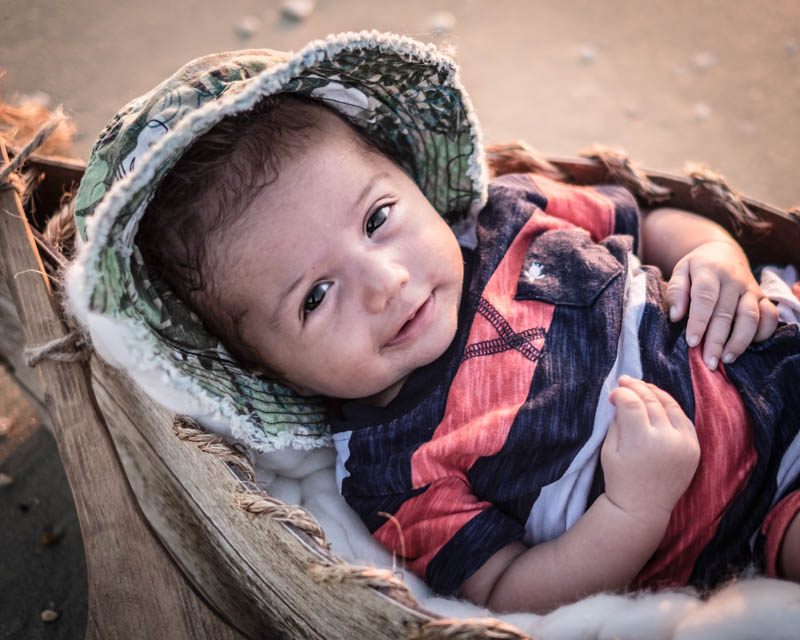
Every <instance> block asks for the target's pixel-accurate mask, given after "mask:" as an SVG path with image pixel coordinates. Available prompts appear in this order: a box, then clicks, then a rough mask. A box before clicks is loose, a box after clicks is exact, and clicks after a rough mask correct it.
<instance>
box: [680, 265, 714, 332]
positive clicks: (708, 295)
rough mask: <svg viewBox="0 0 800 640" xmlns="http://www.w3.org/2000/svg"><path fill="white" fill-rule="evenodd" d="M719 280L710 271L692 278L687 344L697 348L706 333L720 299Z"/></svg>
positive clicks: (702, 272)
mask: <svg viewBox="0 0 800 640" xmlns="http://www.w3.org/2000/svg"><path fill="white" fill-rule="evenodd" d="M719 289H720V284H719V278H717V277H716V276H715V275H714V274H712V273H711V272H710V271H701V272H699V273H698V274H696V275H695V276H694V277H693V278H692V289H691V300H692V302H691V305H690V307H689V320H688V321H687V323H686V342H688V343H689V346H690V347H694V346H697V344H699V342H700V338H702V337H703V334H704V333H705V331H706V327H707V326H708V322H709V320H711V316H712V314H713V313H714V307H716V306H717V300H718V299H719Z"/></svg>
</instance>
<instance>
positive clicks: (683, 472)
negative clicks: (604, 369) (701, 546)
mask: <svg viewBox="0 0 800 640" xmlns="http://www.w3.org/2000/svg"><path fill="white" fill-rule="evenodd" d="M619 384H620V386H619V387H617V388H616V389H614V390H613V391H612V392H611V394H610V396H609V400H610V401H611V404H613V405H614V406H615V407H616V408H617V415H616V417H615V418H614V421H613V422H612V423H611V426H610V427H609V429H608V435H607V436H606V440H605V442H604V443H603V449H602V451H601V452H600V462H601V464H602V465H603V474H604V475H605V484H606V489H605V491H606V496H607V497H608V499H609V500H610V501H611V502H613V503H614V504H616V505H617V506H618V507H619V508H621V509H622V510H623V511H625V512H627V513H628V514H630V515H632V516H634V517H644V518H651V517H659V518H665V520H664V522H665V523H666V521H667V520H668V519H669V514H670V513H671V511H672V508H673V507H674V506H675V503H676V502H677V501H678V499H679V498H680V497H681V496H682V495H683V492H684V491H686V488H687V487H688V486H689V483H690V482H691V481H692V478H693V477H694V473H695V471H696V469H697V463H698V461H699V460H700V444H699V443H698V441H697V433H695V430H694V425H693V424H692V421H691V420H689V418H687V417H686V414H685V413H684V412H683V410H682V409H681V408H680V406H679V405H678V403H677V402H675V400H674V399H673V398H672V396H670V395H669V394H668V393H666V392H665V391H663V390H661V389H659V388H658V387H656V386H655V385H652V384H648V383H645V382H643V381H641V380H635V379H633V378H630V377H628V376H622V377H621V378H620V380H619Z"/></svg>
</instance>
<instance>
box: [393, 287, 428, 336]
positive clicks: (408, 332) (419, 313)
mask: <svg viewBox="0 0 800 640" xmlns="http://www.w3.org/2000/svg"><path fill="white" fill-rule="evenodd" d="M433 308H434V300H433V293H431V294H430V295H429V296H428V297H427V298H426V300H425V302H423V303H422V304H421V305H420V306H419V307H418V308H417V310H416V311H415V312H414V313H413V314H412V315H411V316H410V317H409V318H408V319H406V321H405V322H404V323H403V324H402V326H401V327H400V329H398V331H397V333H395V335H394V337H393V338H392V339H391V340H389V342H387V343H386V345H385V346H386V347H393V346H395V345H398V344H403V343H405V342H410V341H412V340H414V339H416V338H417V337H418V336H419V335H420V334H422V332H424V331H425V329H427V328H428V325H429V324H430V322H431V321H432V320H433Z"/></svg>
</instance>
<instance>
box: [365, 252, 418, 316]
mask: <svg viewBox="0 0 800 640" xmlns="http://www.w3.org/2000/svg"><path fill="white" fill-rule="evenodd" d="M408 280H409V274H408V270H407V269H406V268H405V267H404V266H403V265H402V264H399V263H397V262H389V261H376V262H375V263H374V264H373V265H372V268H371V269H369V270H368V271H366V272H365V273H364V280H363V282H364V289H363V290H364V306H365V307H366V309H367V310H368V311H369V312H371V313H380V312H381V311H383V310H384V309H385V308H386V305H387V304H389V301H390V300H391V299H392V298H394V297H396V296H397V295H398V294H399V293H400V292H401V291H402V289H403V287H405V286H406V285H407V284H408Z"/></svg>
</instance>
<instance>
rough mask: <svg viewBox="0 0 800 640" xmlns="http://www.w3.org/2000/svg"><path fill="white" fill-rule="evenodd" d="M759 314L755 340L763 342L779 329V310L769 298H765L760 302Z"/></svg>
mask: <svg viewBox="0 0 800 640" xmlns="http://www.w3.org/2000/svg"><path fill="white" fill-rule="evenodd" d="M758 313H759V317H758V329H756V335H755V337H754V338H753V340H755V341H756V342H761V341H762V340H766V339H767V338H769V337H770V336H771V335H772V334H773V333H775V329H777V328H778V309H777V307H776V306H775V305H774V304H773V303H772V301H771V300H770V299H769V298H766V297H764V298H761V299H760V300H759V301H758Z"/></svg>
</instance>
